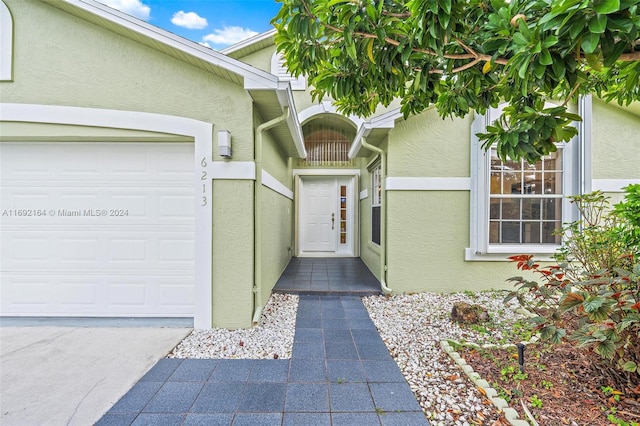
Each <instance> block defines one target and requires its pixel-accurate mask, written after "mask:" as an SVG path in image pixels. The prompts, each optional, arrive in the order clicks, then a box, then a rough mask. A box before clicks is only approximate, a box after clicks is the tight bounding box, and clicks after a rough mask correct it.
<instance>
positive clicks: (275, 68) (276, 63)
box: [271, 52, 307, 90]
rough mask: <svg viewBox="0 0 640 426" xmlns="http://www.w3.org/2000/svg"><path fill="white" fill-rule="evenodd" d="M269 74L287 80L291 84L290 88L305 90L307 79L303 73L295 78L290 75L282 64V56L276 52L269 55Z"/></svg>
mask: <svg viewBox="0 0 640 426" xmlns="http://www.w3.org/2000/svg"><path fill="white" fill-rule="evenodd" d="M271 74H273V75H275V76H276V77H278V78H279V79H280V80H283V81H288V82H289V84H290V85H291V90H307V79H306V78H305V77H304V76H303V75H301V76H299V77H297V78H296V77H294V76H292V75H291V73H289V70H287V67H286V66H285V65H284V58H283V57H282V55H281V54H279V53H278V52H275V53H274V54H273V56H271Z"/></svg>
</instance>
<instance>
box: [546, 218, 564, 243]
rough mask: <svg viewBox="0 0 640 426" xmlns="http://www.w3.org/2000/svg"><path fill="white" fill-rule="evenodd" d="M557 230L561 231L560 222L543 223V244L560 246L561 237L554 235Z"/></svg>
mask: <svg viewBox="0 0 640 426" xmlns="http://www.w3.org/2000/svg"><path fill="white" fill-rule="evenodd" d="M556 229H560V221H555V222H542V242H543V243H550V244H560V241H561V238H560V235H554V231H555V230H556Z"/></svg>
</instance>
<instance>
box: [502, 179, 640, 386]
mask: <svg viewBox="0 0 640 426" xmlns="http://www.w3.org/2000/svg"><path fill="white" fill-rule="evenodd" d="M632 189H633V188H632ZM571 201H572V202H573V203H576V205H577V206H578V209H579V211H580V214H581V220H579V221H577V222H572V223H570V224H566V225H565V226H564V227H563V229H562V230H561V232H562V234H563V237H564V244H563V247H562V248H561V249H560V250H559V251H558V252H557V253H556V255H555V256H554V258H555V260H556V263H555V264H553V265H547V266H541V264H540V263H539V262H536V261H535V260H534V257H533V256H531V255H524V254H523V255H517V256H511V257H510V258H509V259H510V260H511V261H513V262H516V266H517V268H518V269H519V270H521V271H529V272H531V273H533V275H534V276H537V281H536V280H535V279H533V280H532V279H526V278H524V277H513V278H510V279H509V281H511V282H514V285H515V287H516V288H515V290H514V291H512V292H510V293H509V294H508V295H507V296H506V298H505V301H506V300H511V299H513V298H516V299H517V300H518V301H519V302H520V304H521V305H522V306H523V307H525V308H527V309H528V310H529V311H531V312H532V313H533V314H534V317H533V318H532V321H533V322H534V324H535V327H536V330H537V331H539V332H540V336H541V338H542V339H545V340H549V341H551V342H554V343H559V342H560V341H562V340H563V339H564V338H569V339H571V340H574V341H576V342H577V344H578V346H579V347H582V348H587V349H589V350H593V351H594V352H595V353H597V354H598V355H599V356H600V357H601V359H602V362H603V367H605V368H606V370H607V372H608V373H609V376H610V377H611V378H612V379H614V380H615V382H616V383H618V384H619V385H620V386H621V387H632V386H636V385H637V384H638V381H639V378H640V255H639V253H640V250H639V247H638V245H637V244H636V243H635V242H634V240H633V239H629V238H625V236H626V235H628V233H629V232H631V233H636V232H637V228H636V227H635V225H634V224H631V223H630V222H629V221H628V220H626V218H625V217H624V216H622V215H620V214H619V213H618V212H617V211H613V212H612V211H611V210H609V205H608V200H607V198H606V197H604V195H603V194H602V193H601V192H595V193H591V194H586V195H583V196H576V197H572V198H571ZM623 203H624V202H623ZM618 210H619V209H618ZM629 241H631V242H632V243H631V244H629V243H628V242H629ZM635 241H637V240H635ZM567 325H571V328H570V329H567Z"/></svg>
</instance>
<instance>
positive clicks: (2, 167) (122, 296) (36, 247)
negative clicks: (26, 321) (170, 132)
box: [0, 142, 195, 317]
mask: <svg viewBox="0 0 640 426" xmlns="http://www.w3.org/2000/svg"><path fill="white" fill-rule="evenodd" d="M193 149H194V148H193V144H189V143H129V142H105V143H102V142H100V143H98V142H60V143H58V142H55V143H54V142H41V143H33V142H29V143H26V142H20V143H7V142H2V143H0V178H1V181H0V190H1V192H2V194H1V200H0V201H1V204H0V215H1V216H0V220H1V222H0V237H1V252H0V261H1V264H0V280H1V283H0V299H1V302H0V314H2V315H47V316H150V317H152V316H173V317H179V316H193V309H194V308H193V303H194V296H193V290H194V203H195V201H194V189H193V179H194V172H193V161H194V160H193V155H194V154H193Z"/></svg>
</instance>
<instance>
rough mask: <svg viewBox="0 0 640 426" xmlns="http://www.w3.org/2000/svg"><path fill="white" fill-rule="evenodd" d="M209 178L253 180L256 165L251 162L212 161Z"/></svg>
mask: <svg viewBox="0 0 640 426" xmlns="http://www.w3.org/2000/svg"><path fill="white" fill-rule="evenodd" d="M211 176H212V178H213V179H248V180H255V178H256V164H255V163H254V162H253V161H214V162H213V163H212V165H211Z"/></svg>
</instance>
